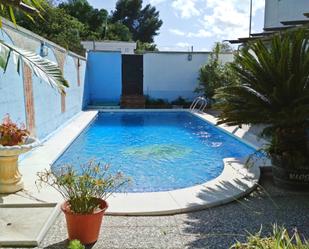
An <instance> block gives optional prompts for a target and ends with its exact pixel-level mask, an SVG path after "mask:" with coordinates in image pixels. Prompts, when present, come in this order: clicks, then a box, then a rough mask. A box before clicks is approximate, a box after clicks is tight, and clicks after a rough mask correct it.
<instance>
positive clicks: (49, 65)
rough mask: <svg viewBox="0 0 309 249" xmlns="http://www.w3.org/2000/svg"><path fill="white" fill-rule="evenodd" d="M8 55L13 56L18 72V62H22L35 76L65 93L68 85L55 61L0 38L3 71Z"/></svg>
mask: <svg viewBox="0 0 309 249" xmlns="http://www.w3.org/2000/svg"><path fill="white" fill-rule="evenodd" d="M10 57H13V61H14V63H15V64H16V70H17V72H18V73H19V71H20V64H21V63H24V64H25V65H27V66H28V67H29V68H30V69H31V70H32V71H33V73H34V74H35V75H36V76H37V77H39V78H40V79H42V80H44V81H45V82H47V83H48V84H49V85H50V86H51V87H53V88H55V89H57V90H58V91H59V92H60V93H65V88H66V87H69V84H68V82H67V81H66V80H65V79H64V77H63V74H62V72H61V70H60V68H59V67H58V65H57V64H56V63H54V62H52V61H49V60H47V59H44V58H42V57H41V56H39V55H37V54H35V53H34V52H31V51H27V50H24V49H20V48H17V47H15V46H14V45H9V44H7V43H6V42H4V41H2V40H0V58H1V59H0V67H1V68H2V69H3V70H4V72H5V71H6V69H7V65H8V62H9V60H10Z"/></svg>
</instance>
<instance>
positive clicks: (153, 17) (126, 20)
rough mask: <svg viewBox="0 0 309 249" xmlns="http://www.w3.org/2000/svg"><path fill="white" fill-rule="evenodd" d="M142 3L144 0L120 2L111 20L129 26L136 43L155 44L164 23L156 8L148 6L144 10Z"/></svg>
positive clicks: (123, 0) (121, 0)
mask: <svg viewBox="0 0 309 249" xmlns="http://www.w3.org/2000/svg"><path fill="white" fill-rule="evenodd" d="M142 3H143V1H142V0H134V1H132V0H118V1H117V3H116V9H115V11H114V12H112V18H111V20H112V22H121V23H122V24H124V25H125V26H127V27H128V28H129V30H130V32H131V33H132V36H133V40H134V41H141V42H146V43H153V41H154V37H155V36H156V35H158V34H159V33H158V31H159V29H160V27H161V26H162V24H163V21H162V20H160V19H159V11H157V10H156V8H155V7H153V6H151V5H150V4H147V5H146V6H145V7H144V8H142Z"/></svg>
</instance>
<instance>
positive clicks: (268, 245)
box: [231, 225, 309, 249]
mask: <svg viewBox="0 0 309 249" xmlns="http://www.w3.org/2000/svg"><path fill="white" fill-rule="evenodd" d="M308 248H309V242H308V241H306V240H303V241H302V239H301V237H300V235H299V234H298V232H297V231H295V232H294V233H293V235H292V236H290V235H289V233H288V231H287V230H286V229H285V228H283V227H278V226H276V225H274V227H273V233H272V235H271V236H269V237H261V231H260V232H259V233H257V234H255V235H252V234H251V235H250V236H249V237H248V238H247V242H246V243H240V242H237V243H236V244H235V245H233V246H232V247H231V249H308Z"/></svg>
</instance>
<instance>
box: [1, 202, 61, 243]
mask: <svg viewBox="0 0 309 249" xmlns="http://www.w3.org/2000/svg"><path fill="white" fill-rule="evenodd" d="M59 211H60V209H59V207H58V206H57V204H48V205H46V204H33V203H32V204H23V205H18V204H17V205H16V204H11V205H0V247H3V246H14V247H17V246H24V247H26V246H32V247H34V246H38V245H39V243H40V242H41V241H42V239H43V238H44V236H45V234H46V233H47V231H48V229H49V227H50V226H51V225H52V224H53V222H54V220H55V219H56V217H57V216H58V214H59Z"/></svg>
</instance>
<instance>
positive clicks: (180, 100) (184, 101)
mask: <svg viewBox="0 0 309 249" xmlns="http://www.w3.org/2000/svg"><path fill="white" fill-rule="evenodd" d="M191 103H192V102H191V101H189V100H187V99H185V98H183V97H181V96H179V97H178V98H177V99H175V100H174V101H172V102H171V104H172V105H181V106H184V107H189V106H190V105H191Z"/></svg>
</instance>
